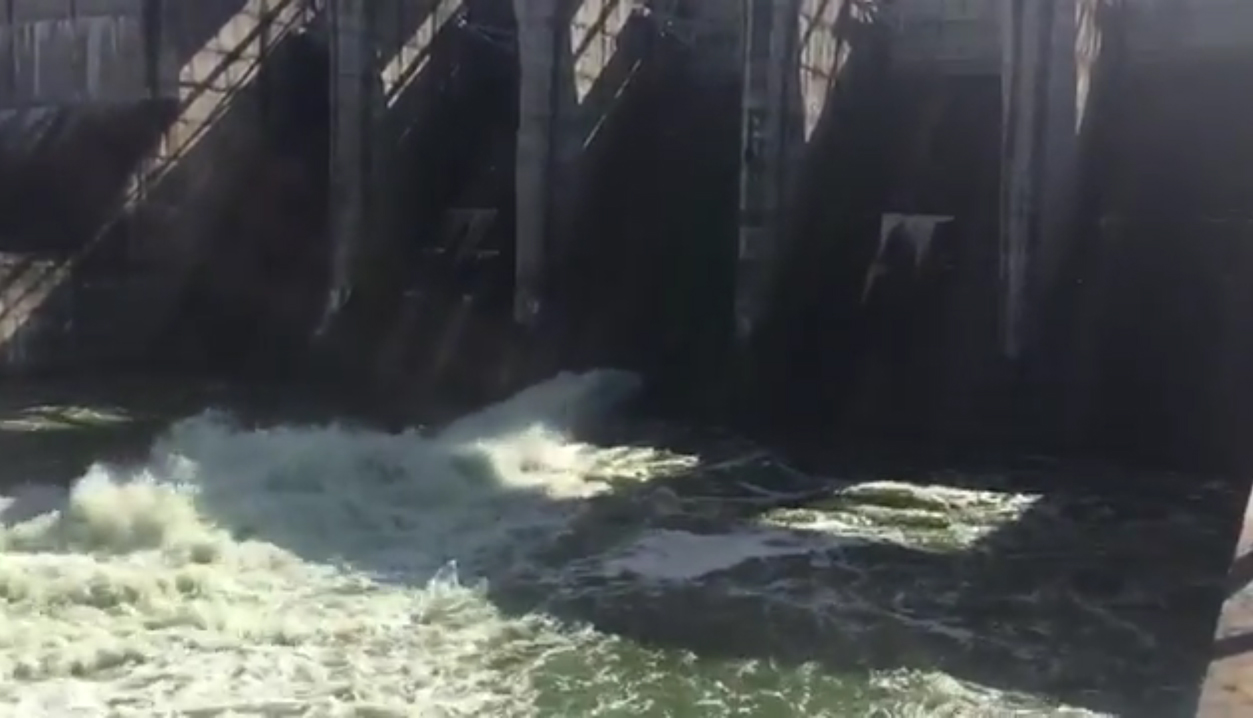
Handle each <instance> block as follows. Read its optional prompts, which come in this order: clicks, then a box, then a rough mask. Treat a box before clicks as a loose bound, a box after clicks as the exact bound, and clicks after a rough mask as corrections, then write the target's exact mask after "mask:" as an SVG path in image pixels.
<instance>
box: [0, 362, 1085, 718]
mask: <svg viewBox="0 0 1253 718" xmlns="http://www.w3.org/2000/svg"><path fill="white" fill-rule="evenodd" d="M636 384H637V382H636V379H635V378H634V377H633V376H630V375H627V374H622V373H619V372H611V371H598V372H592V373H589V374H582V375H573V374H571V375H562V376H559V377H557V378H554V379H553V380H550V381H548V382H545V383H542V384H540V385H537V386H535V387H532V388H530V389H528V390H526V391H524V392H522V393H521V394H519V395H518V396H516V397H514V398H513V399H511V400H509V401H506V402H503V403H502V404H499V405H496V406H494V407H490V408H488V409H485V410H483V411H481V412H478V413H475V414H473V415H470V416H467V417H465V418H463V419H461V420H459V421H457V422H455V423H453V424H452V425H450V426H448V427H446V428H445V429H444V430H443V431H441V432H438V433H434V434H422V433H419V432H417V431H410V432H406V433H399V434H388V433H382V432H376V431H370V430H365V429H360V428H352V427H348V426H337V425H324V426H295V425H288V426H278V427H271V428H250V427H243V426H241V425H239V424H238V423H237V422H236V420H235V419H234V418H232V417H231V416H230V415H227V414H223V413H206V414H202V415H199V416H196V417H194V418H190V419H187V420H184V421H181V422H179V423H177V424H175V425H173V426H172V427H171V428H170V429H169V430H168V431H167V432H166V433H165V435H164V436H163V437H162V438H161V439H160V440H159V441H157V443H156V444H155V445H154V446H153V448H152V450H151V454H150V456H149V458H148V459H147V461H146V462H144V463H143V464H142V465H139V466H133V467H128V468H118V467H106V466H96V467H93V468H92V469H91V470H90V471H89V472H88V473H87V474H86V475H85V476H83V477H82V478H81V479H80V480H79V481H77V482H76V483H75V484H74V485H73V487H72V488H71V489H70V490H69V491H68V493H66V492H60V491H58V490H56V489H54V488H51V487H39V486H27V487H24V488H21V489H19V490H17V491H15V492H12V493H13V494H14V495H13V496H11V497H9V498H6V499H3V501H2V502H0V516H2V517H3V521H2V527H0V611H2V615H0V715H2V716H16V717H25V716H30V717H31V718H37V717H44V716H64V717H66V718H70V717H72V716H84V717H85V716H92V717H93V718H95V717H99V716H117V717H119V718H121V717H130V716H188V717H196V718H216V717H226V716H307V717H326V718H330V717H339V716H345V717H346V716H353V717H360V718H365V717H370V718H383V717H391V716H424V717H426V716H431V717H444V716H449V717H451V716H502V717H515V716H516V717H518V718H523V717H529V716H571V717H572V718H573V717H582V716H587V717H588V718H592V717H596V716H684V717H686V716H695V717H700V716H709V717H710V718H713V717H724V716H754V717H761V718H770V717H771V716H780V717H782V716H798V717H800V716H805V717H819V716H850V717H853V716H858V717H860V716H867V715H882V716H1008V715H1031V716H1044V715H1073V716H1081V715H1092V714H1090V713H1086V712H1084V711H1081V710H1078V709H1066V708H1064V707H1060V706H1054V705H1050V704H1049V703H1048V702H1046V701H1044V700H1042V699H1036V698H1032V697H1030V696H1024V695H1011V694H1008V693H1003V692H1000V691H997V690H995V689H993V688H990V687H983V686H978V685H974V684H971V683H969V682H963V681H959V680H957V679H955V678H953V677H951V676H948V675H946V674H944V673H941V672H939V671H925V670H906V669H891V670H874V669H866V670H863V671H857V672H851V671H844V672H842V671H838V670H834V669H831V668H829V667H825V666H824V665H822V664H821V663H820V662H819V661H816V660H798V661H784V660H774V659H773V658H771V657H769V655H768V653H767V652H766V651H764V650H762V651H761V652H760V653H758V654H754V651H753V650H752V648H753V646H752V644H753V642H754V641H755V640H756V638H754V637H755V636H757V635H759V634H761V633H762V631H774V630H775V629H774V627H773V624H772V623H771V622H772V621H774V620H775V618H774V617H777V616H784V619H783V621H784V622H783V624H780V625H779V626H778V630H777V631H776V633H777V634H778V635H784V634H786V633H787V632H788V631H793V632H794V636H795V639H796V641H802V640H805V639H806V638H808V637H809V636H807V635H806V632H805V631H803V630H799V631H798V630H796V629H797V625H796V622H797V620H798V619H797V617H798V616H800V617H808V618H806V619H805V620H812V621H813V622H814V625H817V624H818V623H827V624H831V623H834V624H835V625H836V626H837V627H839V628H841V629H842V630H843V632H844V633H846V634H847V635H848V636H850V637H851V638H850V640H854V641H855V640H857V635H858V630H859V629H858V625H859V624H858V621H859V620H861V619H860V618H859V617H863V618H864V617H865V616H867V615H872V614H875V612H876V611H877V612H879V613H880V614H884V612H889V613H890V612H891V611H892V610H893V607H892V606H891V605H886V604H885V605H871V604H868V603H866V602H864V601H862V602H861V603H858V602H857V599H856V596H855V595H854V594H852V593H849V592H845V591H844V590H843V587H842V586H841V582H847V581H849V580H850V579H849V578H848V576H849V574H847V573H842V572H841V571H839V570H837V569H839V568H840V567H841V566H843V565H844V564H842V563H841V562H842V561H843V556H844V552H845V551H846V550H847V549H848V547H850V546H854V545H856V546H867V545H869V546H882V547H883V548H884V549H885V550H892V549H894V548H901V547H909V548H911V549H913V550H916V551H918V552H921V553H923V554H926V553H928V552H929V553H943V552H946V551H953V550H958V549H960V548H961V547H963V546H968V545H970V543H971V542H973V541H975V540H977V539H978V538H979V537H980V536H983V535H986V534H987V533H988V532H989V531H992V530H994V529H995V528H996V527H997V526H1000V525H1002V524H1004V523H1005V522H1008V521H1012V520H1014V518H1016V517H1017V516H1018V515H1020V514H1021V512H1022V511H1023V510H1025V509H1026V508H1027V507H1028V506H1030V505H1031V503H1032V502H1033V501H1034V497H1032V496H1027V495H1021V494H994V493H980V492H974V491H959V490H956V489H952V490H940V489H937V488H927V487H909V486H904V485H896V484H888V483H884V484H879V485H861V486H859V487H849V488H846V489H841V490H840V491H835V490H834V489H833V490H832V498H833V499H839V500H840V501H842V502H844V504H845V508H847V504H848V502H854V503H855V502H857V501H859V500H860V499H859V496H860V497H861V499H865V498H866V497H868V496H871V495H873V496H874V497H876V498H875V500H873V501H865V502H863V503H864V505H865V507H866V508H865V510H864V511H858V512H850V511H848V510H835V509H831V510H826V509H823V508H821V507H818V508H812V507H811V508H807V509H796V508H793V509H779V510H772V511H769V512H763V513H761V514H760V515H755V516H753V517H752V518H751V519H748V518H744V517H742V516H740V517H737V515H735V513H734V512H727V511H726V510H724V509H725V505H734V503H735V501H736V499H731V498H728V499H726V500H725V501H724V502H723V504H718V502H717V501H715V500H713V499H710V498H709V497H707V496H705V497H703V496H699V495H683V494H682V493H679V492H676V491H674V490H671V489H668V488H667V489H664V490H663V489H660V488H657V489H655V490H654V489H653V488H651V487H652V486H654V485H655V484H658V482H660V481H664V480H668V479H673V478H674V477H676V476H682V475H693V474H694V473H696V472H698V471H699V470H700V467H701V466H702V462H701V460H700V458H698V457H695V456H689V455H683V454H679V453H675V452H673V451H668V450H664V449H660V448H652V447H649V446H647V445H642V444H639V443H632V444H629V445H617V446H615V445H592V444H589V443H581V442H580V441H579V440H578V439H577V438H576V437H577V436H579V431H578V429H580V428H581V427H583V426H584V425H590V424H595V423H597V422H598V421H599V420H601V419H603V418H604V417H605V416H607V415H609V414H611V413H612V411H613V410H614V409H615V408H616V407H617V405H618V404H619V403H620V402H621V401H622V400H623V399H625V398H627V397H629V396H630V395H631V393H632V392H633V390H634V389H635V387H636ZM715 468H716V467H715ZM739 483H740V484H741V486H740V488H741V489H743V490H744V491H747V492H748V493H749V494H750V495H751V496H757V497H758V498H760V497H761V496H762V495H765V494H768V493H769V492H770V491H771V490H772V489H768V488H764V487H757V486H752V485H747V484H744V483H743V482H739ZM859 492H860V494H859ZM751 496H750V499H751ZM884 497H888V498H891V497H895V499H894V500H895V502H896V504H897V506H896V510H897V511H898V512H900V511H903V512H904V514H905V515H908V516H913V517H914V518H915V519H917V521H915V522H914V525H915V526H916V527H917V528H918V530H917V531H907V530H903V529H902V528H901V526H902V524H901V523H900V522H899V521H896V522H894V523H893V522H886V521H883V520H880V519H881V518H882V516H881V513H882V511H884V510H886V509H885V508H884V507H885V506H888V505H890V504H891V503H892V502H891V501H888V502H885V501H884ZM906 499H908V501H907V503H908V505H907V506H904V505H903V504H902V502H903V501H905V500H906ZM719 506H722V507H723V508H719ZM876 506H878V509H876V508H875V507H876ZM876 510H878V511H880V514H876ZM940 512H943V513H944V515H945V516H948V517H950V518H949V519H947V520H945V521H943V522H938V523H937V522H934V521H931V522H930V523H928V517H933V516H936V515H939V513H940ZM952 517H957V518H952ZM905 588H907V587H902V589H903V590H904V589H905ZM724 602H725V603H726V608H725V611H726V616H727V618H726V621H727V623H726V624H725V625H726V626H728V627H729V632H730V633H736V632H737V631H739V630H740V629H742V632H743V633H742V636H741V638H742V641H740V644H739V648H742V649H745V650H740V651H733V650H726V647H725V646H723V648H722V649H720V650H718V651H708V652H706V651H705V650H703V646H704V645H705V644H706V643H708V644H710V645H712V644H715V643H720V642H721V643H725V641H726V640H727V636H704V635H691V636H684V635H683V631H684V626H685V625H687V626H688V627H689V628H688V630H689V631H691V630H696V629H691V628H690V626H692V625H696V624H699V623H700V621H694V620H693V619H696V618H700V617H701V616H700V615H698V613H696V612H700V613H701V614H710V613H717V612H718V611H721V610H723V609H722V608H720V607H721V606H723V603H724ZM711 607H712V608H711ZM737 612H739V613H737ZM598 617H605V621H604V622H603V623H602V622H601V621H600V620H594V619H597V618H598ZM894 620H896V619H894ZM899 620H902V621H914V622H915V623H917V622H920V621H922V620H923V619H920V618H918V617H917V616H912V617H911V616H910V615H909V614H907V613H902V617H901V618H900V619H899ZM641 622H649V623H655V624H659V625H661V624H666V625H668V624H670V623H673V624H674V631H673V633H674V635H675V640H673V641H671V642H670V643H668V644H666V643H662V642H654V643H648V642H645V641H641V640H634V639H632V638H630V637H629V636H630V635H631V631H630V630H618V629H617V627H623V626H625V627H626V628H627V629H629V628H630V627H631V626H632V625H638V624H640V623H641ZM788 622H790V625H784V624H787V623H788ZM737 626H738V627H739V628H737ZM933 628H934V630H938V631H945V630H948V631H950V632H952V631H959V629H957V628H953V627H946V626H945V625H941V624H936V625H935V626H933ZM696 633H697V634H699V631H698V630H696ZM867 640H873V639H867ZM797 653H803V652H802V651H797Z"/></svg>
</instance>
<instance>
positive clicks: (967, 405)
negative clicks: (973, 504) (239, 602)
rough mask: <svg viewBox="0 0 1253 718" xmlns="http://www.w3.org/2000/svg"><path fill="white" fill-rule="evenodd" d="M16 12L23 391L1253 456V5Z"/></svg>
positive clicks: (7, 155)
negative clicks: (307, 401) (633, 385)
mask: <svg viewBox="0 0 1253 718" xmlns="http://www.w3.org/2000/svg"><path fill="white" fill-rule="evenodd" d="M61 5H65V6H64V7H61ZM54 6H56V7H54ZM4 7H5V8H6V10H5V12H6V13H8V14H7V15H5V16H4V17H3V18H0V57H4V58H6V64H5V67H6V68H8V69H7V71H6V72H4V73H0V83H3V84H0V88H3V91H0V118H3V119H0V138H2V140H0V148H2V149H0V208H3V210H2V211H0V244H2V246H0V252H2V253H3V262H2V265H3V267H4V269H3V271H4V274H5V277H6V279H5V286H6V287H8V288H9V289H6V293H5V294H4V314H3V318H2V319H0V325H2V326H3V327H4V333H3V335H2V341H0V356H2V357H3V367H4V371H5V372H6V373H10V374H20V373H23V372H27V373H29V372H34V371H45V370H47V371H51V370H56V369H70V368H76V369H85V368H93V367H101V366H106V365H108V366H132V367H134V366H151V367H176V368H184V369H192V368H195V369H201V370H210V369H212V370H215V371H217V370H225V369H229V370H231V371H257V370H264V371H268V372H271V373H279V374H283V373H290V372H293V371H297V370H299V369H300V368H302V367H304V366H306V365H307V364H309V363H310V362H311V361H312V360H313V359H314V358H316V360H317V361H314V362H313V363H315V364H317V363H319V362H321V363H324V364H325V365H326V366H327V367H329V368H331V369H333V371H332V374H333V375H335V376H343V377H350V378H351V381H354V382H358V383H361V384H363V385H369V386H370V387H371V390H372V391H374V392H376V393H377V394H378V395H379V396H381V397H386V398H387V400H388V401H392V402H394V403H397V404H399V405H420V404H425V403H431V402H437V401H439V400H440V399H439V398H438V395H440V394H456V395H458V396H461V397H462V398H463V400H467V401H469V400H473V401H479V400H484V399H487V398H490V397H491V396H494V395H496V394H499V393H500V392H502V391H505V390H507V389H508V388H510V387H513V386H516V385H517V384H518V383H521V382H524V381H526V380H527V379H528V378H530V377H534V376H536V375H539V374H542V373H547V372H550V371H552V370H554V369H556V368H558V367H580V366H591V365H604V364H614V365H618V366H623V367H626V368H631V369H636V370H639V371H642V372H644V373H645V374H646V375H648V376H649V377H650V378H651V380H652V381H651V382H650V385H651V386H652V387H654V389H655V392H654V393H655V394H657V395H658V396H659V397H661V398H662V399H664V400H665V401H663V403H668V404H670V405H673V406H675V407H683V408H684V409H685V410H690V409H693V408H702V409H706V410H709V411H711V412H713V413H716V414H719V415H725V413H726V412H727V411H731V410H738V411H739V413H740V414H743V415H748V416H754V415H755V416H758V417H769V419H768V423H771V424H772V425H777V426H780V427H782V426H786V425H789V424H795V425H798V426H800V425H805V426H810V427H823V428H822V431H825V432H833V433H834V434H835V435H837V436H841V437H854V436H857V437H894V438H901V439H908V440H911V441H918V440H920V441H926V442H933V443H939V444H944V445H950V444H951V445H960V444H963V443H966V444H971V445H979V444H980V443H981V442H982V443H988V442H992V443H998V444H999V443H1006V442H1008V443H1015V442H1019V443H1023V444H1024V445H1026V444H1030V445H1033V446H1041V447H1047V448H1050V449H1058V450H1063V449H1065V450H1084V451H1113V452H1117V453H1119V454H1120V455H1125V456H1135V457H1139V458H1142V459H1143V460H1145V461H1153V462H1173V463H1176V464H1181V465H1183V464H1186V465H1200V464H1211V465H1215V466H1218V465H1221V466H1227V467H1230V466H1235V465H1242V464H1241V462H1244V461H1247V460H1248V458H1250V457H1245V456H1244V455H1243V453H1242V452H1243V442H1241V441H1240V440H1239V431H1240V430H1239V428H1238V427H1239V426H1240V425H1241V423H1242V422H1245V421H1246V419H1245V418H1244V414H1245V413H1246V410H1245V409H1244V408H1243V407H1245V406H1250V405H1253V401H1247V400H1246V399H1247V398H1250V397H1247V394H1248V392H1249V391H1250V384H1251V381H1250V377H1249V372H1248V371H1247V370H1246V369H1244V367H1246V366H1249V365H1250V362H1249V361H1247V359H1248V358H1249V357H1248V356H1247V352H1248V351H1249V348H1248V347H1246V346H1245V345H1246V344H1247V342H1246V341H1245V340H1243V339H1242V337H1244V336H1246V335H1248V334H1249V332H1248V331H1247V329H1248V327H1246V326H1245V322H1247V321H1248V320H1247V319H1246V318H1245V317H1247V316H1248V312H1246V311H1244V309H1243V307H1244V306H1245V303H1246V302H1245V298H1243V290H1242V289H1241V288H1240V287H1241V286H1242V284H1241V283H1240V282H1239V281H1238V280H1236V279H1234V277H1238V276H1239V275H1240V272H1242V271H1243V269H1242V267H1243V266H1244V263H1245V262H1246V261H1247V260H1246V258H1245V257H1244V253H1243V251H1242V250H1241V249H1240V248H1241V247H1242V246H1243V242H1242V241H1241V238H1242V237H1243V236H1244V234H1245V233H1247V229H1246V228H1247V226H1248V225H1247V220H1248V218H1247V215H1248V213H1249V205H1248V202H1247V200H1246V199H1244V198H1245V197H1247V185H1248V184H1249V182H1250V176H1251V175H1250V174H1249V171H1248V170H1247V169H1246V168H1247V167H1250V166H1253V164H1251V163H1248V162H1244V161H1242V160H1241V159H1240V158H1242V157H1243V156H1244V154H1247V153H1246V150H1247V149H1248V147H1249V146H1250V137H1249V134H1248V132H1247V130H1245V129H1244V128H1245V127H1247V126H1249V125H1250V123H1249V122H1248V120H1249V119H1250V116H1249V112H1250V109H1253V108H1249V107H1246V106H1245V105H1247V104H1248V103H1245V102H1243V101H1242V100H1240V99H1239V98H1240V97H1241V95H1240V92H1239V90H1238V88H1237V84H1238V78H1239V77H1242V76H1243V74H1242V73H1247V71H1248V69H1249V68H1250V52H1249V51H1248V50H1247V48H1244V47H1242V42H1241V40H1240V38H1241V37H1247V36H1248V35H1242V34H1241V32H1243V31H1244V30H1248V29H1250V28H1253V11H1250V10H1248V9H1247V8H1248V7H1250V6H1248V5H1247V4H1241V3H1230V2H1222V1H1220V0H1192V1H1191V2H1172V3H1160V2H1149V0H1128V1H1127V2H1121V3H1113V2H1105V1H1103V0H1065V1H1064V2H1056V3H1032V2H992V1H990V0H988V1H983V2H975V1H974V0H969V1H967V2H943V1H941V0H899V1H898V2H892V3H889V2H874V1H872V0H856V1H854V0H746V1H745V2H720V3H713V2H697V1H696V0H649V1H647V2H631V1H627V0H581V1H576V0H527V1H526V2H522V1H521V0H518V1H516V2H506V1H505V0H464V1H462V0H389V1H388V2H366V1H364V0H321V1H314V0H305V1H301V2H297V1H296V0H251V1H249V2H244V0H212V2H203V3H196V4H195V5H194V7H193V6H192V5H187V4H179V3H172V2H156V1H153V0H131V1H128V2H124V1H123V0H114V2H103V1H101V2H94V3H93V2H78V3H70V4H57V3H36V2H31V1H30V0H15V2H11V3H9V4H7V5H5V6H4ZM10 8H13V9H10ZM58 8H59V9H58ZM39 13H43V14H42V15H40V14H39ZM36 60H37V62H36ZM122 318H125V319H122Z"/></svg>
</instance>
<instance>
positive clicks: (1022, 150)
mask: <svg viewBox="0 0 1253 718" xmlns="http://www.w3.org/2000/svg"><path fill="white" fill-rule="evenodd" d="M1107 2H1108V0H1057V1H1056V2H1038V1H1037V0H1007V2H1006V3H1005V4H1004V5H1003V6H1002V10H1001V12H1002V13H1003V14H1002V17H1001V27H1002V33H1003V35H1002V64H1001V87H1002V108H1003V116H1002V130H1003V131H1002V148H1001V152H1002V154H1001V168H1002V169H1001V280H1002V301H1001V318H1002V324H1001V342H1002V344H1001V346H1002V350H1003V351H1004V353H1005V355H1006V356H1008V357H1010V358H1014V359H1016V358H1019V357H1020V356H1022V355H1023V354H1024V351H1025V350H1027V349H1028V348H1029V345H1030V344H1031V342H1032V341H1034V333H1035V332H1036V331H1038V329H1039V327H1038V322H1039V313H1040V310H1041V306H1040V305H1041V304H1042V302H1043V301H1044V299H1045V296H1046V295H1047V293H1048V292H1049V290H1050V289H1051V288H1052V287H1053V286H1054V283H1055V282H1056V281H1057V272H1058V269H1059V267H1060V264H1061V262H1062V260H1063V259H1064V256H1065V253H1066V249H1067V246H1068V244H1067V240H1068V239H1069V235H1070V234H1072V233H1073V230H1074V219H1075V217H1074V206H1075V200H1076V196H1075V190H1076V188H1077V186H1078V184H1079V182H1078V180H1079V177H1078V174H1079V172H1078V171H1079V159H1080V152H1081V147H1082V142H1081V140H1082V136H1083V133H1084V129H1085V122H1086V119H1087V110H1088V108H1089V106H1090V104H1091V94H1092V92H1091V91H1092V81H1093V78H1094V75H1095V74H1096V71H1097V69H1098V66H1099V60H1100V57H1101V25H1100V22H1101V19H1102V17H1103V16H1104V14H1105V13H1104V10H1105V5H1106V3H1107Z"/></svg>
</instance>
